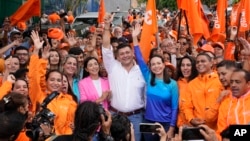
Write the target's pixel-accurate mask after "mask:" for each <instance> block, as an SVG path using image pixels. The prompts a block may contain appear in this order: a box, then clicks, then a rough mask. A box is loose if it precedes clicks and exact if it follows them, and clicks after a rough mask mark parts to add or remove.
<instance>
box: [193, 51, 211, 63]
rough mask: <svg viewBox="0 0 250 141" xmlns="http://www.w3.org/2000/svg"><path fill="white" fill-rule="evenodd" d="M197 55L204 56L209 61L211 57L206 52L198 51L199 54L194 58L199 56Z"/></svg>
mask: <svg viewBox="0 0 250 141" xmlns="http://www.w3.org/2000/svg"><path fill="white" fill-rule="evenodd" d="M199 56H206V57H207V59H208V60H209V61H212V58H211V57H210V56H209V55H208V54H207V53H206V52H201V53H199V54H198V55H197V56H196V58H197V57H199Z"/></svg>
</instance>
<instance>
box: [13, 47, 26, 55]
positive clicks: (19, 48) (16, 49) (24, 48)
mask: <svg viewBox="0 0 250 141" xmlns="http://www.w3.org/2000/svg"><path fill="white" fill-rule="evenodd" d="M18 50H26V51H27V52H29V49H28V48H26V47H24V46H19V47H17V48H15V50H14V54H16V52H17V51H18Z"/></svg>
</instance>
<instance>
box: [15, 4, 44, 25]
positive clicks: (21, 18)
mask: <svg viewBox="0 0 250 141" xmlns="http://www.w3.org/2000/svg"><path fill="white" fill-rule="evenodd" d="M32 16H41V2H40V0H28V1H27V2H25V3H24V4H23V5H22V6H20V7H19V8H18V10H17V11H16V12H15V13H14V14H13V15H11V16H10V21H11V25H16V24H17V23H18V22H26V21H27V20H29V19H30V18H31V17H32Z"/></svg>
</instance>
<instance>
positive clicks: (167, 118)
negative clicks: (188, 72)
mask: <svg viewBox="0 0 250 141" xmlns="http://www.w3.org/2000/svg"><path fill="white" fill-rule="evenodd" d="M134 50H135V57H136V60H137V63H138V65H139V67H140V69H141V71H142V74H143V77H144V79H145V81H146V83H147V88H146V96H147V101H146V111H145V119H147V120H151V121H156V122H169V123H170V126H175V125H176V120H177V112H178V98H179V94H178V85H177V83H176V81H175V80H173V79H171V80H170V83H169V84H167V83H165V82H164V81H163V79H158V78H155V86H151V84H150V79H151V72H150V70H149V68H148V66H147V64H146V63H145V61H144V60H143V57H142V54H141V51H140V48H139V46H135V47H134Z"/></svg>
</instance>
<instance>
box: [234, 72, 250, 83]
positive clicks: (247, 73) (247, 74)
mask: <svg viewBox="0 0 250 141" xmlns="http://www.w3.org/2000/svg"><path fill="white" fill-rule="evenodd" d="M234 72H243V73H244V74H245V76H244V78H245V80H246V82H249V81H250V72H249V71H246V70H244V69H236V70H234Z"/></svg>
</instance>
